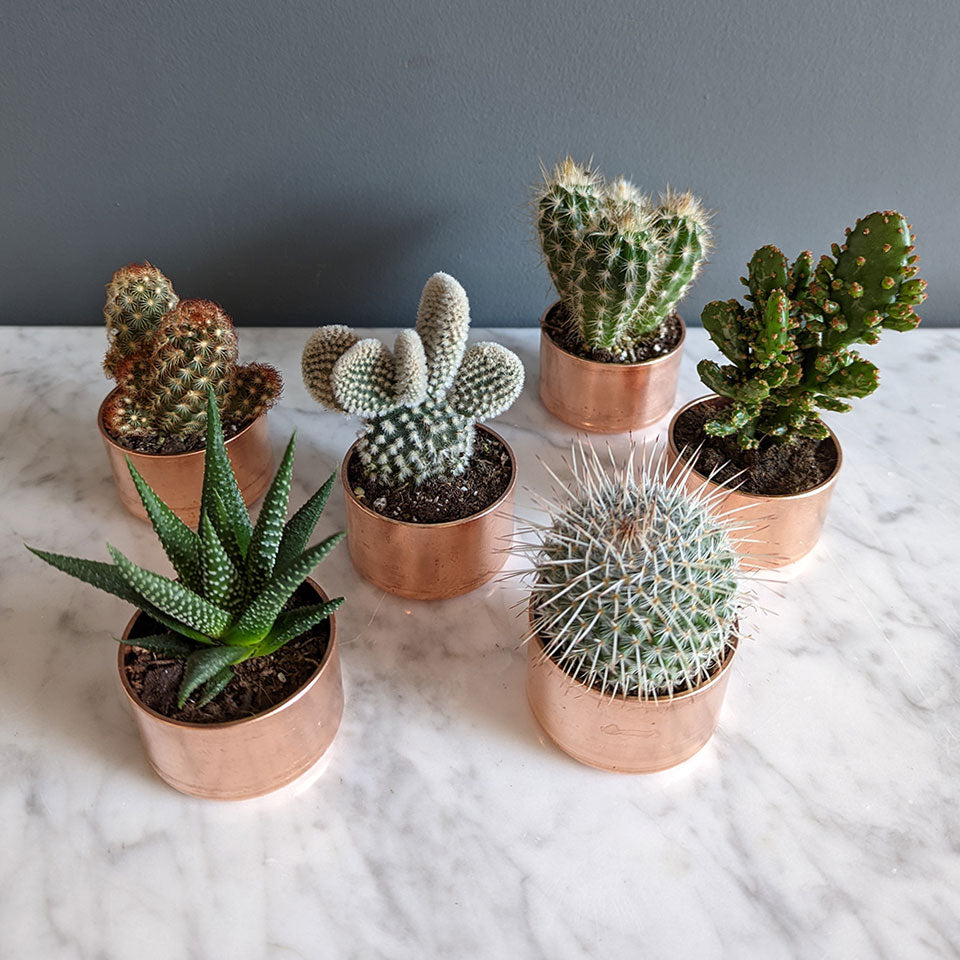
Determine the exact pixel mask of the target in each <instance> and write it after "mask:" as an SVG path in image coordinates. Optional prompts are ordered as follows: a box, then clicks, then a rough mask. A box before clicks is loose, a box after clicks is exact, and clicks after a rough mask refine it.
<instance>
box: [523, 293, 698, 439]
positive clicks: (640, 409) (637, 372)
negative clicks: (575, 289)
mask: <svg viewBox="0 0 960 960" xmlns="http://www.w3.org/2000/svg"><path fill="white" fill-rule="evenodd" d="M559 303H560V301H559V300H558V301H557V303H555V304H553V306H552V307H549V308H548V309H547V310H546V311H545V313H544V314H543V316H542V317H541V318H540V399H541V400H542V401H543V405H544V406H545V407H546V408H547V409H548V410H549V411H550V412H551V413H552V414H553V415H554V416H555V417H557V418H559V419H560V420H562V421H563V422H564V423H568V424H570V426H572V427H576V428H577V429H578V430H588V431H590V432H592V433H627V432H628V431H630V430H642V429H643V428H644V427H649V426H650V425H651V424H654V423H656V422H657V421H658V420H661V419H662V418H663V417H665V416H666V415H667V414H668V413H669V412H670V409H671V408H672V407H673V401H674V399H675V397H676V394H677V378H678V377H679V376H680V360H681V356H682V354H683V341H684V340H685V339H686V336H687V328H686V326H684V324H683V321H682V320H681V321H680V325H681V327H682V330H683V332H682V334H681V337H680V342H679V343H678V344H677V345H676V346H675V347H674V348H673V350H671V351H670V352H669V353H667V354H664V355H663V356H662V357H657V358H656V359H654V360H645V361H643V362H642V363H600V362H598V361H596V360H586V359H584V358H583V357H578V356H575V355H574V354H572V353H568V352H567V351H566V350H564V349H563V348H562V347H559V346H557V344H556V343H555V342H554V341H553V339H552V338H551V337H550V335H549V334H548V333H547V331H546V328H545V326H544V324H545V322H546V319H547V317H548V315H549V314H550V313H551V311H553V310H555V309H556V308H557V307H558V306H559Z"/></svg>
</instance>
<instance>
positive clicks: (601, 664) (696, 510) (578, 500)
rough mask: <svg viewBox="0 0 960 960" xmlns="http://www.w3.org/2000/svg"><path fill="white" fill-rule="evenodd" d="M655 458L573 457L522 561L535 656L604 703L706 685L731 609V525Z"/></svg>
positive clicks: (731, 635)
mask: <svg viewBox="0 0 960 960" xmlns="http://www.w3.org/2000/svg"><path fill="white" fill-rule="evenodd" d="M686 472H687V471H681V472H680V473H678V474H674V473H672V472H671V471H670V470H669V469H668V467H667V465H666V462H665V459H664V456H663V451H662V450H646V449H644V450H641V451H640V454H639V458H638V457H637V451H636V449H635V448H632V449H631V452H630V455H629V457H628V458H627V459H626V460H625V461H624V462H623V463H622V464H619V463H618V462H617V461H616V460H615V459H614V457H613V455H612V454H611V455H610V458H609V462H604V461H602V460H601V458H600V457H599V456H598V455H597V453H596V451H595V450H594V449H593V447H592V446H589V445H587V446H584V445H583V444H580V445H579V446H578V447H575V448H574V450H573V462H572V471H571V473H572V476H571V478H570V479H569V480H566V479H565V480H560V479H558V478H557V477H555V476H554V479H555V480H556V481H557V483H558V484H559V487H560V490H561V493H560V495H559V496H558V499H556V500H555V501H550V502H546V503H545V504H544V505H545V507H546V509H547V510H548V512H549V513H550V521H549V523H547V524H545V525H540V526H537V527H536V529H537V531H538V533H539V541H540V542H539V543H536V544H526V543H520V544H518V545H517V549H518V550H519V551H520V552H523V553H526V554H532V561H533V576H532V593H533V596H532V603H531V612H532V624H531V630H530V633H529V634H528V638H527V639H531V638H533V637H539V638H540V640H541V641H542V642H543V645H544V649H545V653H546V655H547V656H549V657H551V658H552V659H553V660H554V661H555V662H556V663H557V664H558V665H559V666H560V667H562V668H563V669H564V670H565V671H566V672H567V673H568V674H569V675H570V676H571V677H573V678H575V679H577V680H580V681H582V682H583V683H586V684H588V685H590V686H592V687H594V688H596V689H597V690H599V691H601V692H602V693H604V694H606V695H609V696H621V697H639V698H643V699H646V698H657V697H669V696H672V695H674V694H677V693H681V692H683V691H685V690H690V689H693V688H695V687H696V686H697V685H699V684H700V683H702V682H703V681H705V680H706V679H708V678H709V677H710V676H711V675H712V674H713V673H714V671H715V670H716V668H717V666H718V665H719V664H720V663H721V661H722V660H723V658H724V655H725V653H726V652H727V650H728V649H729V648H730V646H731V645H732V644H733V643H734V642H735V631H736V626H737V615H738V611H739V609H740V606H741V603H742V593H743V591H742V584H741V577H740V563H739V558H738V555H737V552H736V550H735V549H734V546H733V542H732V539H731V529H732V527H731V525H730V524H729V523H728V522H727V521H725V520H724V519H722V518H721V519H718V518H717V517H716V516H714V515H713V514H712V513H711V511H710V509H709V504H708V503H707V502H706V500H707V499H708V498H706V496H705V494H704V493H703V492H700V493H689V492H687V491H686V490H685V486H684V480H685V478H686Z"/></svg>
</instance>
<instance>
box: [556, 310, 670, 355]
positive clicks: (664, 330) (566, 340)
mask: <svg viewBox="0 0 960 960" xmlns="http://www.w3.org/2000/svg"><path fill="white" fill-rule="evenodd" d="M543 329H544V330H545V331H546V333H547V336H548V337H550V339H551V340H552V341H553V342H554V343H555V344H556V345H557V346H558V347H561V348H562V349H564V350H566V351H567V353H572V354H573V355H574V356H576V357H582V358H583V359H584V360H595V361H597V362H598V363H642V362H643V361H644V360H655V359H656V358H657V357H662V356H663V355H664V354H667V353H669V352H670V351H671V350H673V349H675V348H676V346H677V344H678V343H680V341H681V339H683V325H682V324H681V323H680V318H679V317H678V316H677V315H676V314H675V313H672V314H670V316H669V317H667V319H666V320H665V321H664V322H663V324H662V325H661V326H660V327H659V329H657V330H655V331H654V332H653V333H651V334H650V335H649V336H647V337H644V338H643V339H642V340H640V341H638V342H637V345H636V347H635V348H634V350H635V353H636V358H635V359H633V360H621V359H620V358H619V357H615V356H614V355H613V354H612V353H611V352H610V351H609V350H594V349H592V348H590V347H588V346H586V345H584V343H583V342H582V341H581V340H580V338H579V337H578V336H577V334H576V332H575V331H574V330H573V329H571V326H570V323H569V321H568V320H567V314H566V309H565V308H564V306H563V304H562V303H558V304H556V305H555V306H554V307H553V308H552V309H551V310H549V311H548V312H547V315H546V317H545V318H544V321H543Z"/></svg>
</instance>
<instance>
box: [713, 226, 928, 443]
mask: <svg viewBox="0 0 960 960" xmlns="http://www.w3.org/2000/svg"><path fill="white" fill-rule="evenodd" d="M913 249H914V237H913V235H912V233H911V232H910V225H909V224H908V223H907V221H906V220H905V219H904V218H903V217H902V216H901V215H900V214H899V213H896V212H895V211H890V210H887V211H882V212H878V213H872V214H870V215H869V216H867V217H864V218H862V219H860V220H858V221H857V224H856V226H855V227H854V228H853V229H852V230H851V229H848V230H847V238H846V242H845V243H844V244H842V245H838V244H833V246H832V253H833V256H832V257H829V256H826V255H825V256H822V257H821V258H820V262H819V263H818V264H817V266H816V268H814V266H813V255H812V253H810V251H805V252H804V253H801V254H800V256H799V257H797V259H796V260H795V261H794V262H793V263H792V264H790V263H788V261H787V259H786V257H784V255H783V254H782V253H781V252H780V251H779V250H778V249H777V248H776V247H773V246H766V247H761V248H760V249H759V250H757V252H756V253H755V254H754V255H753V258H752V259H751V260H750V263H749V264H748V271H749V276H747V277H743V278H741V282H742V283H743V284H744V285H745V286H746V287H747V288H748V290H749V293H748V294H747V297H746V299H747V300H748V301H749V302H750V304H751V306H750V307H749V308H747V309H744V308H743V306H742V305H741V304H740V303H739V302H738V301H736V300H727V301H720V300H715V301H713V302H712V303H709V304H707V306H706V307H705V308H704V310H703V315H702V320H703V325H704V327H705V328H706V330H707V332H708V333H709V334H710V338H711V339H712V340H713V342H714V343H715V344H716V346H717V347H718V348H719V349H720V350H721V351H722V353H723V354H724V355H725V356H726V357H727V359H728V360H730V365H725V366H719V365H718V364H716V363H714V362H713V361H710V360H702V361H701V362H700V364H699V365H698V367H697V370H698V372H699V374H700V378H701V380H703V382H704V383H705V384H706V385H707V386H708V387H710V389H711V390H714V391H715V392H716V393H718V394H720V395H721V396H722V397H726V398H728V399H729V400H730V401H731V403H730V404H729V406H728V407H727V408H726V409H725V410H724V411H723V413H722V414H721V415H720V416H719V417H717V418H716V419H714V420H711V421H709V422H708V423H707V424H706V426H705V430H706V432H707V433H708V434H711V435H714V436H728V435H731V434H735V435H736V438H737V441H738V443H739V444H740V446H742V447H743V448H745V449H752V448H755V447H757V446H758V445H759V443H760V440H761V439H762V438H763V437H771V438H773V439H774V440H778V441H787V442H789V441H792V440H795V439H796V438H798V437H810V438H813V439H823V438H825V437H826V436H827V435H828V431H827V428H826V427H825V426H824V424H823V422H822V421H821V420H820V417H819V415H818V413H817V409H818V408H819V409H822V410H833V411H838V412H844V411H847V410H849V409H850V404H848V403H847V402H846V400H848V399H851V398H855V397H865V396H868V395H869V394H871V393H873V391H874V390H876V388H877V383H878V372H877V368H876V367H875V366H874V365H873V364H872V363H870V362H869V361H868V360H864V359H863V358H862V357H861V356H860V355H859V354H858V353H857V352H856V351H855V350H852V349H850V348H851V347H852V346H853V345H854V344H858V343H865V344H873V343H876V342H877V341H878V340H879V339H880V332H881V331H882V330H884V329H888V330H912V329H913V328H914V327H916V326H917V324H918V323H919V322H920V318H919V317H918V316H917V315H916V314H915V313H914V309H913V308H914V306H915V305H916V304H919V303H922V302H923V300H924V299H925V297H926V294H925V293H924V289H925V287H926V283H925V281H923V280H921V279H920V278H919V277H917V276H916V273H917V267H916V266H915V264H916V261H917V257H916V256H915V255H914V254H913Z"/></svg>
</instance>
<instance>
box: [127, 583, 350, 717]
mask: <svg viewBox="0 0 960 960" xmlns="http://www.w3.org/2000/svg"><path fill="white" fill-rule="evenodd" d="M303 582H304V584H306V585H307V586H309V587H311V588H312V589H313V590H315V591H316V593H317V595H318V596H319V597H320V598H321V600H322V601H323V602H324V603H327V602H329V600H330V597H329V596H327V593H326V591H324V590H323V589H322V588H321V587H320V586H319V585H318V584H317V583H316V581H315V580H314V579H313V578H312V577H307V578H306V579H305V580H304V581H303ZM141 616H144V613H143V611H142V610H137V612H136V613H134V615H133V616H132V617H131V618H130V622H129V623H128V624H127V626H126V629H125V630H124V631H123V640H124V641H126V639H127V637H128V636H129V635H130V631H131V630H132V629H133V625H134V624H135V623H136V622H137V620H138V619H139V618H140V617H141ZM327 623H329V624H330V638H329V640H327V649H326V650H325V651H324V654H323V659H322V660H321V661H320V665H319V666H318V667H317V669H316V670H314V671H313V673H312V674H311V675H310V676H309V678H308V679H307V681H306V682H305V683H304V684H303V685H302V686H301V687H300V688H299V689H297V690H294V692H293V693H291V694H290V696H289V697H286V698H285V699H284V700H281V701H280V702H279V703H275V704H274V705H273V706H272V707H270V708H269V709H268V710H263V711H261V712H260V713H256V714H254V715H253V716H252V717H240V718H239V719H237V720H220V721H217V722H216V723H191V722H190V721H188V720H173V719H171V718H170V717H165V716H164V715H163V714H162V713H157V711H156V710H154V709H153V708H152V707H148V706H147V705H146V704H145V703H144V702H143V701H142V700H141V699H140V698H139V697H138V696H137V695H136V693H135V692H134V690H133V687H131V686H130V681H129V680H128V679H127V672H126V670H125V669H124V663H123V658H124V657H125V656H126V653H127V651H128V650H129V649H130V648H131V647H132V646H134V645H135V644H130V643H126V642H124V643H121V644H120V649H119V651H118V653H117V672H118V673H119V674H120V686H121V687H122V688H123V692H124V694H125V695H126V697H127V699H128V700H129V701H130V702H131V703H132V704H133V706H134V707H135V708H136V709H137V710H138V711H140V712H141V713H144V714H146V715H147V716H148V717H151V718H152V719H153V720H157V721H159V722H161V723H165V724H167V725H168V726H171V727H185V728H187V729H189V730H226V729H228V728H231V727H238V726H241V725H242V724H252V723H256V722H257V721H260V720H265V719H266V718H267V717H272V716H273V715H274V714H277V713H279V712H280V711H281V710H284V709H286V708H287V707H288V706H290V704H292V703H294V701H296V700H299V699H300V698H301V697H303V696H305V695H306V694H307V692H308V691H309V690H310V688H311V687H312V686H314V685H315V684H316V683H317V681H318V680H319V679H320V677H321V675H322V674H323V672H324V670H326V669H327V668H328V667H329V665H330V661H331V659H332V657H333V653H334V650H335V649H336V645H337V615H336V614H335V613H331V614H330V616H329V617H327Z"/></svg>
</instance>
